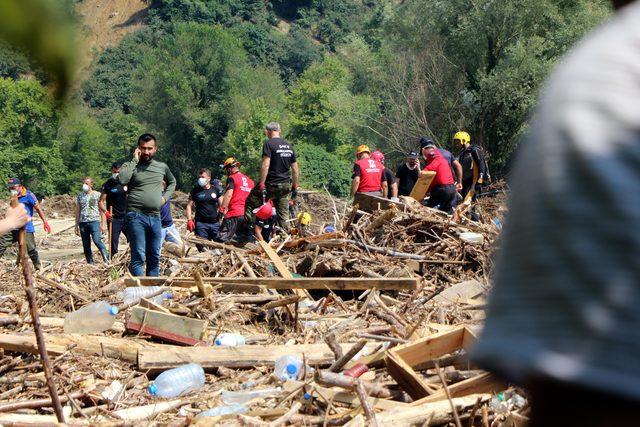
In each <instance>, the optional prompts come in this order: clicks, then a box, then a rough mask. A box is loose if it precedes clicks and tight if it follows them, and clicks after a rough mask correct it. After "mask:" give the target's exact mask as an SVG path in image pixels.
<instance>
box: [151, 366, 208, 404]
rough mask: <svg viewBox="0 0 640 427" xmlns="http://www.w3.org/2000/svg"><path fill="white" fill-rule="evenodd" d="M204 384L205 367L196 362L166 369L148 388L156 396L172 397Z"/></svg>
mask: <svg viewBox="0 0 640 427" xmlns="http://www.w3.org/2000/svg"><path fill="white" fill-rule="evenodd" d="M202 386H204V369H202V366H200V365H198V364H196V363H189V364H188V365H182V366H178V367H177V368H173V369H169V370H168V371H164V372H163V373H161V374H160V375H158V377H157V378H156V379H155V381H153V382H152V383H151V384H149V387H148V388H147V390H148V391H149V393H151V394H152V395H154V396H160V397H166V398H172V397H176V396H180V395H182V394H185V393H188V392H190V391H192V390H197V389H199V388H200V387H202Z"/></svg>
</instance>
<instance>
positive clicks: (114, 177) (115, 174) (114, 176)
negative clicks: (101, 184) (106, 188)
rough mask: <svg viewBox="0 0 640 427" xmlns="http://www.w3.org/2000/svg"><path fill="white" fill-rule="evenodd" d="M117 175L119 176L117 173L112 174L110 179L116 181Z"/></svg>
mask: <svg viewBox="0 0 640 427" xmlns="http://www.w3.org/2000/svg"><path fill="white" fill-rule="evenodd" d="M118 175H120V174H119V173H113V174H111V178H113V179H118Z"/></svg>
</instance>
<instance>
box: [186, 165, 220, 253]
mask: <svg viewBox="0 0 640 427" xmlns="http://www.w3.org/2000/svg"><path fill="white" fill-rule="evenodd" d="M223 192H224V189H223V188H222V185H221V183H220V181H219V180H213V181H212V180H211V171H210V170H209V169H206V168H202V169H200V171H199V172H198V184H197V185H196V186H195V187H193V189H192V190H191V192H190V193H189V202H188V203H187V209H186V210H185V215H186V216H187V230H189V231H192V232H194V233H195V235H196V236H198V237H202V238H203V239H206V240H214V239H215V238H216V237H217V235H218V232H219V231H220V223H219V222H218V219H219V215H218V208H219V207H220V204H219V199H220V196H222V193H223ZM194 207H195V215H193V208H194ZM196 247H197V248H198V251H200V252H203V251H204V250H205V248H204V246H203V245H196Z"/></svg>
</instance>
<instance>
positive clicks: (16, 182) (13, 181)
mask: <svg viewBox="0 0 640 427" xmlns="http://www.w3.org/2000/svg"><path fill="white" fill-rule="evenodd" d="M20 184H21V182H20V180H19V179H18V178H9V179H8V180H7V188H11V187H13V186H14V185H20Z"/></svg>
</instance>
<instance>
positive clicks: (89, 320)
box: [64, 301, 118, 334]
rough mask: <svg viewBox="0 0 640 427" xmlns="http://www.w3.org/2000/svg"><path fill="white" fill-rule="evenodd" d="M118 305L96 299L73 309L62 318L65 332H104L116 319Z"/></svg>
mask: <svg viewBox="0 0 640 427" xmlns="http://www.w3.org/2000/svg"><path fill="white" fill-rule="evenodd" d="M116 314H118V307H113V306H111V304H109V303H108V302H104V301H97V302H94V303H91V304H88V305H85V306H84V307H82V308H80V309H79V310H76V311H73V312H71V313H69V314H67V316H66V317H65V318H64V332H65V333H66V334H96V333H99V332H104V331H106V330H107V329H109V328H110V327H112V326H113V324H114V323H115V321H116Z"/></svg>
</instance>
